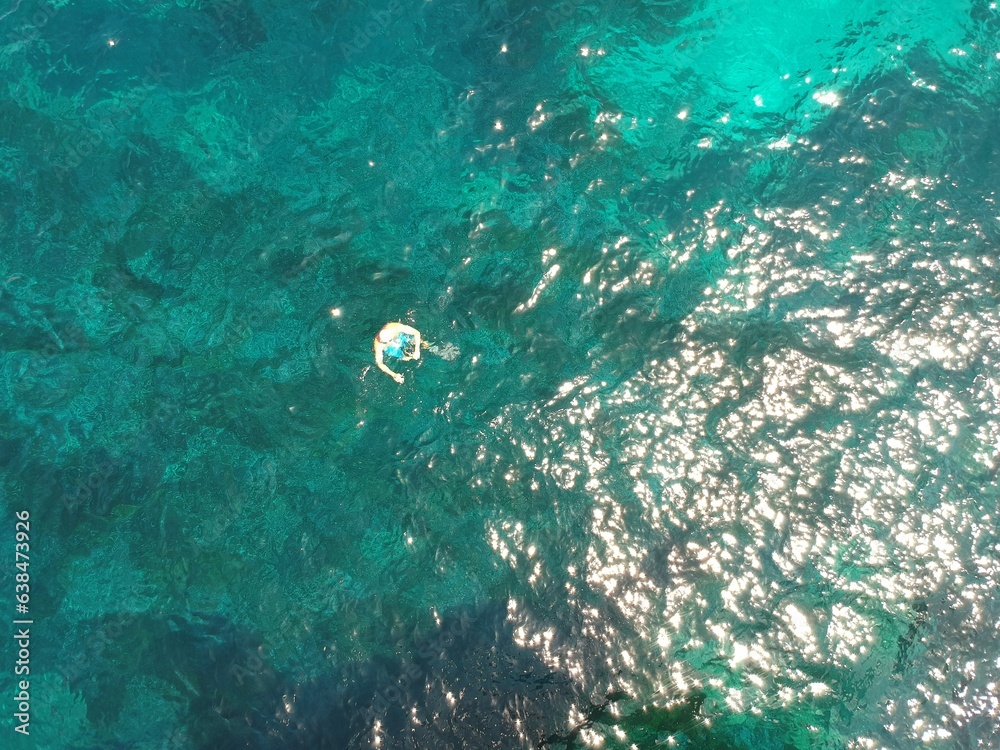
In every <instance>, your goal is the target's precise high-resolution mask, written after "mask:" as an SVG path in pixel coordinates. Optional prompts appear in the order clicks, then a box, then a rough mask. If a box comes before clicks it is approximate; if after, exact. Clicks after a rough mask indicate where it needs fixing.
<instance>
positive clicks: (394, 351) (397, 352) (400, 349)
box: [382, 333, 415, 359]
mask: <svg viewBox="0 0 1000 750" xmlns="http://www.w3.org/2000/svg"><path fill="white" fill-rule="evenodd" d="M414 343H415V342H414V339H413V336H412V335H411V334H409V333H397V334H396V335H395V336H393V337H392V341H390V342H389V343H388V344H386V345H385V348H384V349H383V350H382V351H383V352H384V353H385V354H387V355H388V356H390V357H393V358H395V359H402V358H403V354H404V353H405V352H406V350H407V349H408V348H410V347H411V346H412V345H413V344H414Z"/></svg>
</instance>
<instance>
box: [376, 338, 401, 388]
mask: <svg viewBox="0 0 1000 750" xmlns="http://www.w3.org/2000/svg"><path fill="white" fill-rule="evenodd" d="M375 366H376V367H378V369H380V370H381V371H382V372H384V373H385V374H386V375H388V376H389V377H390V378H392V379H393V380H395V381H396V382H397V383H402V382H403V376H402V375H400V374H399V373H398V372H393V371H392V370H390V369H389V366H388V365H386V363H385V362H384V361H383V360H382V346H381V345H380V344H379V342H378V341H376V342H375Z"/></svg>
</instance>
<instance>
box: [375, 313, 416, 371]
mask: <svg viewBox="0 0 1000 750" xmlns="http://www.w3.org/2000/svg"><path fill="white" fill-rule="evenodd" d="M401 335H407V336H412V337H413V344H412V346H411V347H408V348H407V349H406V350H404V351H403V356H402V357H401V358H400V359H402V360H403V361H404V362H405V361H407V360H411V359H420V331H418V330H417V329H416V328H414V327H413V326H408V325H406V324H405V323H386V324H385V325H384V326H382V330H381V331H379V332H378V336H376V337H375V344H374V346H375V365H376V366H377V367H378V369H380V370H381V371H382V372H384V373H385V374H386V375H388V376H389V377H390V378H392V379H393V380H395V381H396V382H397V383H402V382H403V376H402V375H401V374H400V373H398V372H393V371H392V370H390V369H389V366H388V365H387V364H386V363H385V360H384V358H383V353H384V352H385V349H386V347H388V346H390V345H391V344H392V343H393V341H395V339H396V337H397V336H401Z"/></svg>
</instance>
